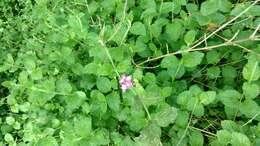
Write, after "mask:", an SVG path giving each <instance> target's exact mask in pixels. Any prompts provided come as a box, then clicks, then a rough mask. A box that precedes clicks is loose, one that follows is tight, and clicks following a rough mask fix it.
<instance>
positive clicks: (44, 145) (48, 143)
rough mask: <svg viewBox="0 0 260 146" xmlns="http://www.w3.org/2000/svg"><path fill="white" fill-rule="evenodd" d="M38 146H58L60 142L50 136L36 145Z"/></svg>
mask: <svg viewBox="0 0 260 146" xmlns="http://www.w3.org/2000/svg"><path fill="white" fill-rule="evenodd" d="M36 145H37V146H58V142H57V141H56V139H55V138H54V137H51V136H48V137H45V138H41V139H40V140H38V142H37V143H36Z"/></svg>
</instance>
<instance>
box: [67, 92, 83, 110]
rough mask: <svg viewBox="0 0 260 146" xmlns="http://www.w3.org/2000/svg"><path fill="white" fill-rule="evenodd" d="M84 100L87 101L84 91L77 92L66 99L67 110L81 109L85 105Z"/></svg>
mask: <svg viewBox="0 0 260 146" xmlns="http://www.w3.org/2000/svg"><path fill="white" fill-rule="evenodd" d="M84 100H86V94H85V93H84V92H82V91H76V92H74V93H73V94H72V95H70V96H67V97H66V98H65V101H66V103H67V108H69V109H70V110H74V109H76V108H79V107H80V106H81V105H82V104H83V102H84Z"/></svg>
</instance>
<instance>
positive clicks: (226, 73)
mask: <svg viewBox="0 0 260 146" xmlns="http://www.w3.org/2000/svg"><path fill="white" fill-rule="evenodd" d="M222 75H223V77H225V78H232V79H233V78H235V77H236V76H237V71H236V69H235V68H234V67H232V66H229V65H228V66H225V67H223V68H222Z"/></svg>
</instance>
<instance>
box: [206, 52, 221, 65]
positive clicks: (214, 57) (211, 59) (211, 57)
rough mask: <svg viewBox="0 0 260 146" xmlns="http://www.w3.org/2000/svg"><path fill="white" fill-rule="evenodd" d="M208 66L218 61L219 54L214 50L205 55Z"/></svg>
mask: <svg viewBox="0 0 260 146" xmlns="http://www.w3.org/2000/svg"><path fill="white" fill-rule="evenodd" d="M206 58H207V62H208V63H209V64H216V63H218V62H219V60H220V53H219V52H218V51H216V50H211V51H209V52H208V53H207V55H206Z"/></svg>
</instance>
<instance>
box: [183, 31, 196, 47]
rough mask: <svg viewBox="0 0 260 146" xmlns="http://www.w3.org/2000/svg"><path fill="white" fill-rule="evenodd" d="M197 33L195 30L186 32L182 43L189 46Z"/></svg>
mask: <svg viewBox="0 0 260 146" xmlns="http://www.w3.org/2000/svg"><path fill="white" fill-rule="evenodd" d="M196 34H197V32H196V31H195V30H190V31H188V32H187V33H186V34H185V36H184V41H185V42H186V44H187V45H188V46H189V45H190V44H191V43H193V42H194V40H195V37H196Z"/></svg>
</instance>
